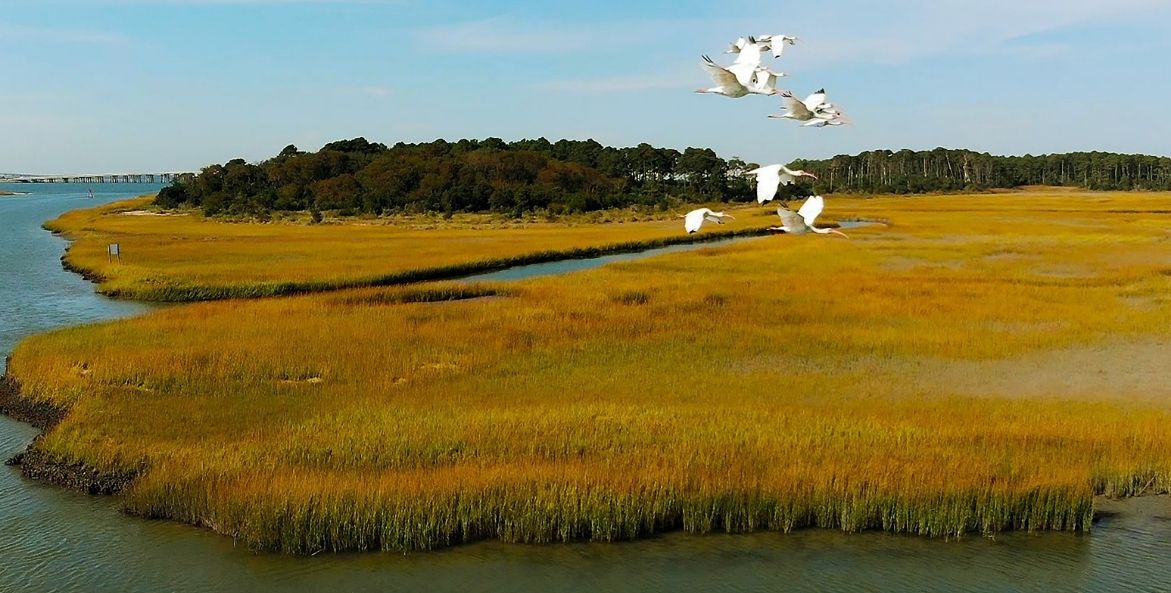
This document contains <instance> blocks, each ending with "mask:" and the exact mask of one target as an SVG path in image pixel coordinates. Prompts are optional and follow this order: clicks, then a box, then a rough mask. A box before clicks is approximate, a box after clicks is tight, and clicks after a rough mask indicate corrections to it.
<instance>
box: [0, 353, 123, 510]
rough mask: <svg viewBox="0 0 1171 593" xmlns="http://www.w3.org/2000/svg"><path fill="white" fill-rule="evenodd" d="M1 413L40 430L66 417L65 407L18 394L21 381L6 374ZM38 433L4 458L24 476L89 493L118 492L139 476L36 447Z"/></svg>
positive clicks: (0, 393)
mask: <svg viewBox="0 0 1171 593" xmlns="http://www.w3.org/2000/svg"><path fill="white" fill-rule="evenodd" d="M0 413H2V414H4V415H6V416H9V417H10V418H13V419H14V420H19V421H21V422H25V423H28V424H31V425H33V426H35V427H36V428H39V429H41V431H42V435H43V434H44V432H43V431H46V430H49V429H51V428H52V427H53V426H56V425H57V424H58V423H59V422H61V420H62V419H64V418H65V413H66V412H65V410H63V409H61V408H58V407H56V406H53V405H51V404H48V403H45V402H34V401H30V400H28V399H25V398H24V397H22V396H21V394H20V384H19V383H17V381H16V380H15V379H13V378H11V377H9V376H7V375H4V376H3V377H0ZM40 439H41V437H40V436H38V437H37V438H36V439H33V442H32V443H31V444H29V446H28V449H26V450H25V451H24V452H23V453H17V454H16V455H15V456H14V457H12V458H11V459H8V460H7V461H5V462H4V463H5V465H15V466H19V467H20V473H21V474H23V475H24V476H25V477H26V478H30V479H33V480H37V481H40V482H47V483H50V484H55V485H57V486H64V487H65V488H69V489H71V490H77V491H80V492H86V493H89V494H117V493H118V492H121V491H122V490H123V489H124V488H125V487H126V486H127V485H129V484H130V483H131V482H133V481H134V479H135V478H136V477H138V472H137V471H130V472H103V471H100V470H98V469H96V468H93V467H90V466H88V465H86V464H84V463H80V462H68V461H65V460H62V459H59V458H57V457H56V456H54V455H52V454H50V453H48V452H46V451H42V450H41V449H38V448H37V442H38V441H39V440H40Z"/></svg>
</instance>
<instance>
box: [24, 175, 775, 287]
mask: <svg viewBox="0 0 1171 593" xmlns="http://www.w3.org/2000/svg"><path fill="white" fill-rule="evenodd" d="M150 199H151V198H148V197H144V198H138V199H135V200H127V201H123V202H118V203H115V204H111V205H108V206H105V207H101V208H95V209H90V210H76V211H73V212H67V213H65V214H63V215H62V216H61V217H59V218H57V219H56V220H53V221H50V222H48V223H46V225H45V227H46V228H48V229H50V230H53V231H56V232H60V233H62V234H64V235H65V236H67V237H68V238H69V239H71V240H72V241H73V245H72V246H71V247H70V249H69V252H68V253H67V254H66V256H65V262H66V264H67V265H68V266H69V267H70V268H71V269H74V270H77V271H79V272H82V273H84V274H86V275H87V276H88V277H90V278H93V279H96V280H98V281H99V290H100V291H101V292H102V293H104V294H107V295H109V296H115V297H123V298H134V299H140V300H149V301H169V302H185V301H197V300H215V299H224V298H256V297H264V296H277V295H288V294H299V293H307V292H320V291H323V290H336V289H339V288H356V287H365V286H383V285H390V284H401V283H407V282H417V281H422V280H436V279H443V278H452V277H457V276H460V275H463V274H467V273H474V272H478V271H484V270H490V269H496V268H500V267H505V266H508V265H515V264H524V263H535V262H540V261H550V260H555V259H565V258H567V257H569V258H572V257H592V256H596V255H602V254H605V253H608V252H615V251H629V250H633V249H639V248H644V247H654V246H660V245H669V244H674V243H686V242H695V241H704V240H711V239H713V238H718V237H719V236H721V235H728V234H735V233H736V232H737V231H744V230H745V229H750V228H756V229H759V228H760V226H761V225H756V226H755V227H753V226H751V225H749V224H747V223H746V222H743V221H741V222H736V223H733V224H729V225H726V226H723V227H719V229H718V230H716V229H708V230H707V232H706V233H703V234H700V235H694V236H687V235H684V234H682V233H681V231H680V229H682V220H679V218H678V216H676V215H673V214H671V213H660V214H658V215H650V214H638V213H636V212H633V211H617V212H612V213H607V214H592V215H579V216H575V217H569V218H567V219H565V220H564V221H560V222H547V221H536V220H528V221H513V220H503V219H499V218H496V217H493V216H488V215H471V214H468V215H459V216H457V217H455V218H454V219H452V220H444V219H442V218H439V217H431V216H414V217H398V218H393V219H369V220H364V219H343V220H340V221H334V222H333V223H331V224H318V225H310V224H305V223H304V222H297V221H284V222H224V221H222V220H218V219H207V218H204V217H203V216H202V215H200V214H198V213H197V212H194V211H189V212H182V213H179V214H177V215H175V214H173V213H160V212H157V211H154V210H151V209H149V208H150V206H149V204H150ZM144 208H147V209H145V210H144ZM607 218H613V219H615V220H616V221H618V222H616V223H615V224H596V223H591V222H590V221H595V220H598V219H603V220H604V219H607ZM110 243H119V245H120V247H121V252H122V255H121V257H120V258H118V259H114V260H111V259H110V258H109V257H108V255H107V251H106V249H107V245H108V244H110Z"/></svg>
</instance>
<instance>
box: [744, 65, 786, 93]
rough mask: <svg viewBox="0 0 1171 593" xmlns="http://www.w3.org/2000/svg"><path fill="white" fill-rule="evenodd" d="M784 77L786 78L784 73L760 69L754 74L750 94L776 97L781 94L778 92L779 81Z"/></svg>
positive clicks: (749, 86) (749, 89)
mask: <svg viewBox="0 0 1171 593" xmlns="http://www.w3.org/2000/svg"><path fill="white" fill-rule="evenodd" d="M784 76H786V75H785V73H784V72H773V71H772V70H769V69H768V68H758V69H757V70H756V72H754V73H753V77H752V83H751V84H749V85H748V92H750V93H755V94H758V95H775V94H777V93H779V92H780V91H778V90H777V81H778V80H780V79H781V78H782V77H784Z"/></svg>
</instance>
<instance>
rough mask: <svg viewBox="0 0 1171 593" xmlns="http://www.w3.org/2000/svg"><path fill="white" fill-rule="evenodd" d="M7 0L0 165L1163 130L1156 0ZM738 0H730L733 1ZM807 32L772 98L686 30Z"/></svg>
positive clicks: (1020, 144) (1033, 143)
mask: <svg viewBox="0 0 1171 593" xmlns="http://www.w3.org/2000/svg"><path fill="white" fill-rule="evenodd" d="M800 6H801V4H798V3H796V2H783V1H782V2H778V1H776V0H741V1H739V2H735V3H721V2H711V1H710V0H709V1H707V2H695V1H691V0H673V1H665V0H650V1H642V2H631V1H624V2H618V1H614V0H594V1H591V2H575V3H536V2H522V1H516V0H486V1H483V2H455V1H442V0H439V1H424V0H22V1H14V0H0V8H2V9H3V11H2V12H0V73H2V76H0V130H3V132H2V134H3V137H4V139H5V141H4V142H3V143H2V144H0V171H3V172H28V173H84V172H115V171H163V170H194V169H198V168H199V167H202V166H204V165H207V164H209V163H212V162H224V161H226V160H228V159H231V158H235V157H242V158H245V159H247V160H250V161H256V160H262V159H265V158H268V157H271V156H273V155H275V154H276V153H277V152H278V151H279V150H280V149H281V148H282V147H284V146H285V145H287V144H290V143H293V144H296V145H297V146H298V147H300V148H302V149H305V150H316V149H317V148H319V147H320V146H321V145H322V144H324V143H326V142H329V141H332V140H336V139H341V138H350V137H355V136H365V137H366V138H367V139H370V140H372V141H380V142H385V143H387V144H392V143H394V142H397V141H400V140H401V141H408V142H412V141H427V140H433V139H435V138H440V137H442V138H446V139H449V140H453V139H458V138H465V137H468V138H484V137H488V136H498V137H501V138H504V139H506V140H513V139H519V138H535V137H538V136H544V137H546V138H549V139H550V140H556V139H558V138H578V139H584V138H594V139H596V140H598V141H599V142H602V143H603V144H611V145H618V146H627V145H634V144H637V143H639V142H650V143H651V144H655V145H658V146H672V147H676V148H680V149H682V148H684V147H687V146H704V147H712V148H714V149H715V150H716V151H717V152H718V153H720V154H721V156H725V157H731V156H740V157H742V158H745V159H747V160H750V161H756V162H788V161H790V160H792V159H796V158H821V157H826V156H832V155H834V154H839V153H855V152H859V151H862V150H868V149H872V148H891V149H899V148H913V149H927V148H934V147H936V146H946V147H954V148H973V149H976V150H981V151H988V152H992V153H996V154H1025V153H1032V154H1040V153H1048V152H1065V151H1073V150H1108V151H1118V152H1140V153H1150V154H1160V155H1167V154H1169V153H1171V115H1169V113H1171V109H1169V108H1168V106H1169V105H1171V78H1169V77H1168V75H1167V74H1168V72H1171V66H1169V65H1168V63H1167V62H1168V56H1171V0H980V1H973V0H888V1H887V2H881V3H879V2H868V1H864V0H831V1H828V2H826V3H825V4H824V6H825V7H826V8H825V9H824V10H821V11H818V12H816V13H808V14H789V13H790V12H791V11H793V10H794V8H797V7H800ZM731 9H734V13H733V12H732V10H731ZM763 33H785V34H792V35H797V36H799V37H800V38H801V41H800V43H799V44H798V45H797V46H795V47H791V48H788V49H787V50H786V54H785V57H784V58H783V59H782V60H781V61H780V62H779V63H778V64H777V68H778V69H780V70H783V71H785V72H788V73H790V74H791V76H792V77H791V78H788V79H783V80H782V82H781V86H783V87H785V88H791V89H793V90H794V91H795V92H796V93H797V94H798V95H804V94H806V93H808V92H810V91H812V90H814V89H816V88H818V87H825V88H826V89H827V90H828V91H829V93H830V98H831V100H832V101H833V102H835V103H837V104H839V105H841V106H843V108H844V109H845V110H846V111H847V112H848V113H849V114H850V116H851V117H852V119H853V120H854V122H855V125H853V126H850V127H840V128H836V129H831V128H826V129H804V128H801V127H799V126H797V125H796V124H794V123H792V122H785V121H775V120H769V119H766V116H767V115H768V114H770V113H777V112H779V110H780V109H779V108H780V102H779V100H777V99H774V98H766V97H757V96H752V97H746V98H743V99H737V100H732V99H727V98H724V97H717V96H705V95H697V94H694V93H692V92H691V91H693V90H695V89H696V88H700V87H706V86H710V84H709V80H708V79H707V77H706V75H705V73H704V72H703V71H702V70H701V69H700V67H699V63H700V56H701V54H710V55H711V56H712V57H713V58H716V60H717V61H720V62H724V63H727V62H730V61H731V60H730V57H729V56H726V55H724V54H722V53H721V52H722V51H723V49H724V48H725V47H726V46H727V44H728V42H729V41H731V40H733V39H735V38H736V37H737V36H739V35H745V34H763Z"/></svg>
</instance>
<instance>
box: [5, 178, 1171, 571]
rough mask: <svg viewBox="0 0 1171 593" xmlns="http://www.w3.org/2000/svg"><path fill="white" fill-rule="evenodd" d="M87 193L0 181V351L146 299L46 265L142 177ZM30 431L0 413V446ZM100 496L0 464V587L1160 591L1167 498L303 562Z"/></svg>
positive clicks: (1169, 537)
mask: <svg viewBox="0 0 1171 593" xmlns="http://www.w3.org/2000/svg"><path fill="white" fill-rule="evenodd" d="M89 187H90V186H76V185H2V184H0V189H8V190H15V191H22V190H23V191H33V192H34V195H30V196H22V197H0V315H2V317H0V354H3V353H6V352H8V351H9V350H10V349H11V348H12V347H13V345H14V344H15V343H16V342H17V341H18V340H19V339H20V338H22V337H24V336H27V335H30V334H33V333H37V332H43V331H46V330H50V329H52V328H55V327H62V326H68V325H74V324H78V323H87V322H92V321H98V320H103V319H111V318H116V317H122V316H126V315H134V314H139V313H143V312H145V311H146V309H145V308H144V307H142V306H140V305H137V304H134V303H127V302H115V301H111V300H108V299H105V298H102V297H100V296H98V295H97V294H95V293H94V292H93V287H92V286H91V285H89V284H88V283H87V282H85V281H83V280H82V279H80V278H78V277H77V276H75V275H73V274H70V273H67V272H65V271H63V270H62V268H61V266H60V263H59V261H58V258H59V257H60V255H61V252H62V250H63V249H64V247H65V242H64V241H63V240H61V239H59V238H57V237H54V236H52V235H50V234H49V233H47V232H45V231H43V230H41V229H40V224H41V223H42V222H43V221H45V220H47V219H50V218H53V217H54V216H56V215H57V214H59V213H61V212H63V211H66V210H69V209H73V208H82V207H88V206H92V205H96V204H100V203H105V202H108V201H111V200H114V199H118V198H121V197H127V196H131V195H137V194H138V193H141V192H143V191H147V190H149V189H153V188H150V187H144V186H141V185H95V186H92V187H93V188H94V193H95V198H94V199H93V200H92V201H91V200H89V199H88V198H86V197H84V196H85V195H86V189H88V188H89ZM712 246H713V244H706V245H701V246H700V247H712ZM680 248H689V247H680ZM690 248H695V247H690ZM624 257H626V258H627V259H628V258H630V257H634V256H624ZM599 265H600V264H599ZM554 271H556V270H554ZM35 435H36V431H35V430H34V429H32V428H31V427H29V426H27V425H24V424H21V423H18V422H14V421H12V420H9V419H7V418H4V417H0V457H3V458H7V457H9V456H11V455H13V454H15V453H17V452H19V451H21V450H23V449H24V448H25V447H26V446H27V445H28V443H29V442H30V441H31V440H32V439H33V437H34V436H35ZM117 504H118V501H117V499H116V498H99V497H90V496H85V495H82V494H78V493H74V492H69V491H65V490H61V489H58V488H55V487H52V486H46V485H42V484H38V483H34V482H30V481H28V480H25V479H23V478H22V477H21V476H20V474H19V472H18V471H17V470H16V469H15V468H11V467H0V551H2V554H0V592H3V593H8V592H10V591H11V592H17V591H29V592H38V593H39V592H58V591H59V592H94V593H103V592H107V591H108V592H143V593H146V592H159V591H174V592H203V591H208V592H211V591H260V592H268V591H272V592H277V591H281V592H283V591H321V592H331V593H332V592H350V591H354V592H364V591H371V592H373V591H379V592H382V591H403V592H408V591H410V592H414V591H440V592H442V591H452V592H456V591H501V592H514V591H515V592H547V591H569V592H583V593H584V592H589V593H599V592H603V591H705V592H706V591H711V592H721V591H728V592H733V591H735V592H741V591H744V592H747V591H762V592H763V591H850V592H853V591H907V592H914V591H1006V592H1008V591H1013V592H1016V591H1021V592H1034V591H1035V592H1043V591H1104V592H1105V591H1169V590H1171V562H1168V558H1171V503H1169V501H1168V499H1167V498H1153V499H1142V500H1135V501H1129V502H1127V503H1126V504H1125V505H1123V506H1122V508H1121V511H1122V512H1120V513H1119V514H1111V515H1108V516H1106V517H1104V518H1103V519H1102V520H1101V521H1100V522H1099V523H1098V524H1097V525H1096V528H1095V531H1094V533H1093V534H1092V535H1089V536H1078V535H1072V534H1053V533H1050V534H1042V535H1035V536H1030V535H1026V534H1009V535H1004V536H1000V537H997V538H996V539H986V538H981V537H968V538H964V539H961V540H957V541H942V540H929V539H923V538H917V537H903V536H892V535H886V534H878V533H867V534H859V535H845V534H841V533H837V532H832V531H804V532H799V533H792V534H787V535H786V534H779V533H761V534H753V535H740V536H719V535H717V536H703V537H697V536H685V535H681V534H673V535H669V536H665V537H660V538H657V539H652V540H648V541H641V542H633V543H624V544H574V545H551V546H524V545H504V544H499V543H491V542H489V543H483V544H477V545H471V546H465V547H461V548H456V549H453V550H446V551H442V552H436V553H427V554H414V555H410V556H401V555H396V554H365V555H359V554H348V555H337V556H318V557H313V558H291V557H283V556H274V555H255V554H251V553H249V552H247V551H246V550H243V549H240V548H237V547H235V546H234V545H233V542H232V540H231V539H230V538H228V537H224V536H221V535H218V534H215V533H212V532H210V531H207V530H203V529H197V528H194V527H190V526H186V525H180V524H175V523H167V522H160V521H146V520H141V519H136V518H133V517H128V516H126V515H123V514H121V513H119V512H118V511H117Z"/></svg>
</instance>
